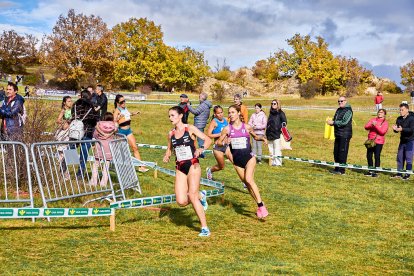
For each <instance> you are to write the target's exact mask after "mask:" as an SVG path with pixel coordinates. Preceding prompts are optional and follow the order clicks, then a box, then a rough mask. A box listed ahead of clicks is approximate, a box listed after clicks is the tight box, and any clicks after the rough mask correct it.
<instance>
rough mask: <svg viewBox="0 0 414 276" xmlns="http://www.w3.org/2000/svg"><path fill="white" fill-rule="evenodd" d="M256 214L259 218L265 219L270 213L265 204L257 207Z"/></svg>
mask: <svg viewBox="0 0 414 276" xmlns="http://www.w3.org/2000/svg"><path fill="white" fill-rule="evenodd" d="M256 215H257V217H258V218H259V219H263V218H265V217H267V216H268V215H269V212H268V211H267V209H266V207H265V206H264V205H263V206H262V207H259V208H257V213H256Z"/></svg>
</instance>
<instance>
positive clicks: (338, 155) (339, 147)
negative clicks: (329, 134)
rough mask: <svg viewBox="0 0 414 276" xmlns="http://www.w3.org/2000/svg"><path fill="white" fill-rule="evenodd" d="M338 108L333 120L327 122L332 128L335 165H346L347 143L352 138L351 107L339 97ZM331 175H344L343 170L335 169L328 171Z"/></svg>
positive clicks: (344, 99)
mask: <svg viewBox="0 0 414 276" xmlns="http://www.w3.org/2000/svg"><path fill="white" fill-rule="evenodd" d="M338 105H339V108H338V109H337V110H336V112H335V116H334V118H333V120H327V121H326V123H327V124H328V125H331V126H334V132H335V145H334V159H335V162H336V163H346V160H347V158H348V150H349V142H350V141H351V138H352V117H353V112H352V108H351V105H350V104H348V103H347V100H346V98H345V97H339V99H338ZM330 172H331V173H332V174H345V168H340V167H335V169H334V170H331V171H330Z"/></svg>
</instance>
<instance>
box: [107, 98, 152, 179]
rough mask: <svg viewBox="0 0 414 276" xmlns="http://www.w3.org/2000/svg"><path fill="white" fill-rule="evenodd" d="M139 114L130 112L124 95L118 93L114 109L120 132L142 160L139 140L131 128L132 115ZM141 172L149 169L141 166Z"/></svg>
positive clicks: (139, 169)
mask: <svg viewBox="0 0 414 276" xmlns="http://www.w3.org/2000/svg"><path fill="white" fill-rule="evenodd" d="M137 114H139V111H137V112H133V113H130V112H129V111H128V109H127V108H126V101H125V98H124V96H122V95H120V94H118V95H116V97H115V111H114V122H115V123H117V124H118V126H119V128H118V133H119V134H123V135H125V136H126V138H127V140H128V144H129V146H130V147H131V148H132V152H133V153H134V157H135V158H136V159H138V160H141V155H140V154H139V151H138V146H137V141H136V140H135V137H134V134H133V133H132V130H131V116H134V115H137ZM138 171H139V172H147V171H148V169H147V168H145V167H143V166H140V167H139V168H138Z"/></svg>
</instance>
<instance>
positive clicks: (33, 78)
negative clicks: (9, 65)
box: [23, 73, 42, 86]
mask: <svg viewBox="0 0 414 276" xmlns="http://www.w3.org/2000/svg"><path fill="white" fill-rule="evenodd" d="M41 83H42V78H41V76H40V74H37V73H36V74H33V75H26V76H24V78H23V84H24V85H31V86H38V85H39V84H41Z"/></svg>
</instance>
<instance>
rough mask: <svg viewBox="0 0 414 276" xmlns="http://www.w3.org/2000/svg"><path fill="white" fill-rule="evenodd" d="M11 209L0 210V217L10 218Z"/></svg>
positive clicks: (11, 214)
mask: <svg viewBox="0 0 414 276" xmlns="http://www.w3.org/2000/svg"><path fill="white" fill-rule="evenodd" d="M12 216H13V209H2V210H0V217H12Z"/></svg>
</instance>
